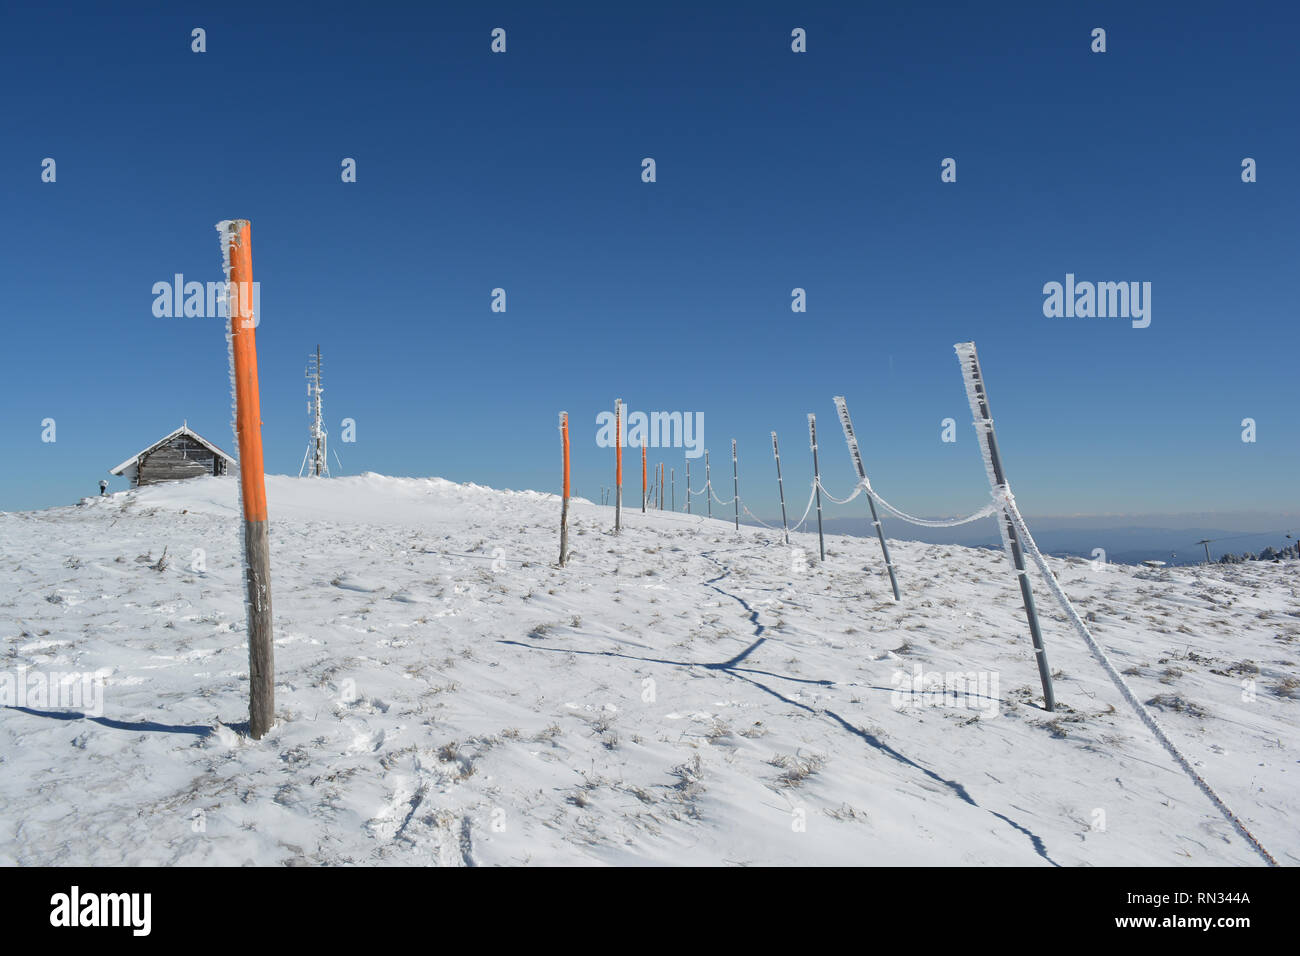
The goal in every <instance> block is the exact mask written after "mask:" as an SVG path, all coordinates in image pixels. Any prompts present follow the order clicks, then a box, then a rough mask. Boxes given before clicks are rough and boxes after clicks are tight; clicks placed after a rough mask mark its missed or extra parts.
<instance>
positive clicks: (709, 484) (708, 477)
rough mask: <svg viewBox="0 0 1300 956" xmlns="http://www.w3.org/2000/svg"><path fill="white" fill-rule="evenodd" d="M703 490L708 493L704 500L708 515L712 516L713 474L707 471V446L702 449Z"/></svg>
mask: <svg viewBox="0 0 1300 956" xmlns="http://www.w3.org/2000/svg"><path fill="white" fill-rule="evenodd" d="M704 490H705V491H706V492H708V494H706V495H705V496H704V500H705V501H706V502H708V505H709V517H710V518H712V517H713V476H712V473H711V472H710V471H709V450H708V449H707V448H706V449H704Z"/></svg>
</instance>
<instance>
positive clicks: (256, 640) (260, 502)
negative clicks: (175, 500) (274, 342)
mask: <svg viewBox="0 0 1300 956" xmlns="http://www.w3.org/2000/svg"><path fill="white" fill-rule="evenodd" d="M217 232H218V233H220V235H221V245H222V255H223V256H224V265H225V273H226V311H227V314H228V315H229V317H230V361H231V366H232V377H233V380H234V389H235V438H236V441H237V442H238V445H239V447H238V453H239V492H240V500H241V502H242V504H243V509H244V572H245V578H246V583H247V586H248V596H247V597H248V602H247V607H248V733H249V736H251V737H252V738H253V739H254V740H260V739H261V738H262V736H263V735H264V734H265V733H266V732H267V731H268V730H270V728H271V724H272V723H273V722H274V719H275V657H274V650H273V646H272V631H271V549H270V543H269V541H268V539H267V525H266V475H265V472H264V470H263V465H262V411H261V404H260V401H259V399H258V391H257V338H256V328H257V322H258V317H257V316H256V315H254V314H253V302H254V301H255V298H254V295H253V288H254V287H253V245H252V240H253V229H252V226H251V225H250V223H249V222H248V220H247V219H234V220H225V221H223V222H219V223H217Z"/></svg>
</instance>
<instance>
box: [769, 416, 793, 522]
mask: <svg viewBox="0 0 1300 956" xmlns="http://www.w3.org/2000/svg"><path fill="white" fill-rule="evenodd" d="M772 455H773V457H775V458H776V490H777V492H778V493H779V494H780V495H781V527H782V528H783V529H784V530H785V543H786V544H789V543H790V524H789V522H787V521H786V518H785V485H783V484H782V483H781V449H780V448H778V447H777V445H776V432H772Z"/></svg>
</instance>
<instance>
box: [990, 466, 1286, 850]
mask: <svg viewBox="0 0 1300 956" xmlns="http://www.w3.org/2000/svg"><path fill="white" fill-rule="evenodd" d="M999 491H1000V492H1001V494H1000V495H998V496H997V497H998V498H999V499H1000V500H1001V501H1002V502H1003V503H1004V504H1005V511H1004V513H1005V514H1006V516H1007V517H1008V518H1009V519H1010V520H1011V522H1012V523H1013V524H1014V525H1015V526H1016V533H1017V535H1018V536H1019V537H1020V543H1021V544H1022V545H1023V546H1024V549H1025V551H1026V552H1027V553H1028V554H1029V556H1030V557H1031V558H1033V559H1034V564H1036V565H1037V566H1038V570H1039V571H1040V572H1042V576H1043V580H1044V581H1046V582H1047V588H1048V590H1050V591H1051V592H1052V595H1053V596H1054V597H1055V598H1056V600H1057V603H1059V604H1060V605H1061V609H1062V610H1063V611H1065V616H1066V617H1067V618H1069V619H1070V623H1071V624H1073V625H1074V629H1075V630H1076V631H1078V632H1079V636H1080V637H1082V638H1083V641H1084V643H1085V644H1087V645H1088V650H1090V651H1092V654H1093V656H1094V657H1095V658H1097V660H1098V662H1099V663H1100V664H1101V666H1102V669H1103V670H1105V671H1106V674H1107V675H1108V676H1109V677H1110V679H1111V681H1112V682H1113V683H1114V684H1115V686H1116V687H1117V688H1118V689H1119V692H1120V694H1121V696H1123V698H1124V699H1125V700H1126V701H1127V702H1128V703H1129V705H1130V706H1131V707H1132V708H1133V709H1134V710H1135V711H1136V712H1137V715H1138V717H1140V718H1141V719H1142V723H1144V724H1146V725H1147V729H1148V730H1150V731H1151V733H1153V734H1154V735H1155V737H1156V740H1158V741H1159V742H1160V744H1161V745H1162V746H1163V747H1164V749H1165V750H1166V751H1167V752H1168V753H1169V755H1170V756H1171V757H1173V758H1174V760H1175V761H1176V762H1177V764H1178V766H1180V767H1181V768H1182V769H1183V770H1184V772H1186V774H1187V775H1188V776H1189V777H1191V778H1192V782H1193V783H1195V784H1196V786H1197V788H1198V789H1200V791H1201V792H1202V793H1204V794H1205V795H1206V796H1207V797H1209V798H1210V802H1211V803H1213V804H1214V805H1215V807H1217V808H1218V810H1219V812H1220V813H1222V814H1223V816H1224V818H1225V819H1226V820H1227V821H1228V822H1229V823H1231V824H1232V825H1233V826H1234V827H1235V828H1236V829H1237V831H1238V832H1239V833H1240V834H1241V835H1242V836H1244V837H1245V838H1246V840H1247V841H1249V843H1250V845H1251V846H1252V847H1253V848H1254V849H1255V852H1257V853H1258V854H1259V855H1260V856H1261V857H1263V858H1264V859H1265V860H1266V861H1267V862H1268V863H1269V865H1270V866H1277V865H1278V863H1277V860H1275V859H1274V858H1273V855H1272V854H1270V853H1269V852H1268V850H1266V849H1264V845H1263V844H1262V843H1260V842H1259V840H1257V839H1256V838H1255V835H1254V834H1253V833H1251V832H1250V830H1248V829H1246V824H1245V823H1243V822H1242V820H1241V818H1240V817H1239V816H1237V814H1235V813H1233V812H1232V810H1231V808H1229V806H1228V805H1227V804H1226V803H1224V801H1223V798H1222V797H1220V796H1219V795H1218V794H1217V793H1215V792H1214V789H1213V788H1212V787H1211V786H1210V785H1209V784H1208V783H1206V782H1205V778H1204V777H1202V776H1201V775H1200V774H1199V773H1197V772H1196V770H1195V768H1193V767H1192V764H1191V762H1190V761H1189V760H1188V759H1187V758H1186V757H1184V756H1183V754H1182V752H1181V751H1179V749H1178V747H1177V745H1175V744H1174V742H1173V741H1172V740H1170V739H1169V737H1168V735H1167V734H1166V733H1165V732H1164V729H1163V728H1162V727H1161V726H1160V724H1159V723H1157V722H1156V719H1155V716H1154V715H1153V714H1152V713H1151V711H1149V710H1147V708H1146V707H1145V705H1143V704H1142V702H1141V701H1139V700H1138V699H1137V696H1136V695H1135V694H1134V693H1133V691H1132V689H1131V688H1130V687H1129V686H1128V683H1127V682H1126V681H1125V680H1124V678H1123V676H1122V675H1121V674H1120V672H1119V671H1117V670H1116V669H1115V665H1114V664H1112V663H1111V661H1110V658H1109V657H1108V656H1106V652H1105V651H1104V650H1102V649H1101V646H1100V645H1099V644H1098V643H1097V641H1096V639H1095V638H1094V637H1093V636H1092V632H1091V631H1089V630H1088V625H1087V624H1085V623H1084V622H1083V619H1082V618H1081V617H1079V613H1078V612H1077V611H1076V610H1075V609H1074V605H1073V604H1071V603H1070V599H1069V598H1068V597H1066V595H1065V592H1064V591H1063V590H1061V585H1060V583H1059V582H1058V581H1057V580H1056V575H1054V574H1052V570H1051V568H1049V567H1048V566H1047V561H1046V560H1045V559H1044V558H1043V555H1042V553H1041V552H1040V551H1039V550H1038V545H1037V544H1035V543H1034V536H1033V535H1031V534H1030V533H1029V527H1028V526H1027V525H1026V524H1025V519H1024V518H1022V517H1021V516H1020V509H1019V508H1017V507H1016V502H1015V498H1013V497H1012V496H1011V493H1010V490H1009V489H1007V487H1006V486H1005V485H1003V486H1002V487H1001V488H1000V489H999Z"/></svg>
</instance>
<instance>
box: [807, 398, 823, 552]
mask: <svg viewBox="0 0 1300 956" xmlns="http://www.w3.org/2000/svg"><path fill="white" fill-rule="evenodd" d="M808 441H810V442H811V443H812V453H813V494H814V495H816V496H817V545H818V547H820V548H821V553H822V561H825V560H826V538H825V537H824V536H823V535H822V476H821V471H820V470H819V469H818V467H817V416H816V415H814V414H813V413H812V412H809V413H808Z"/></svg>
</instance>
